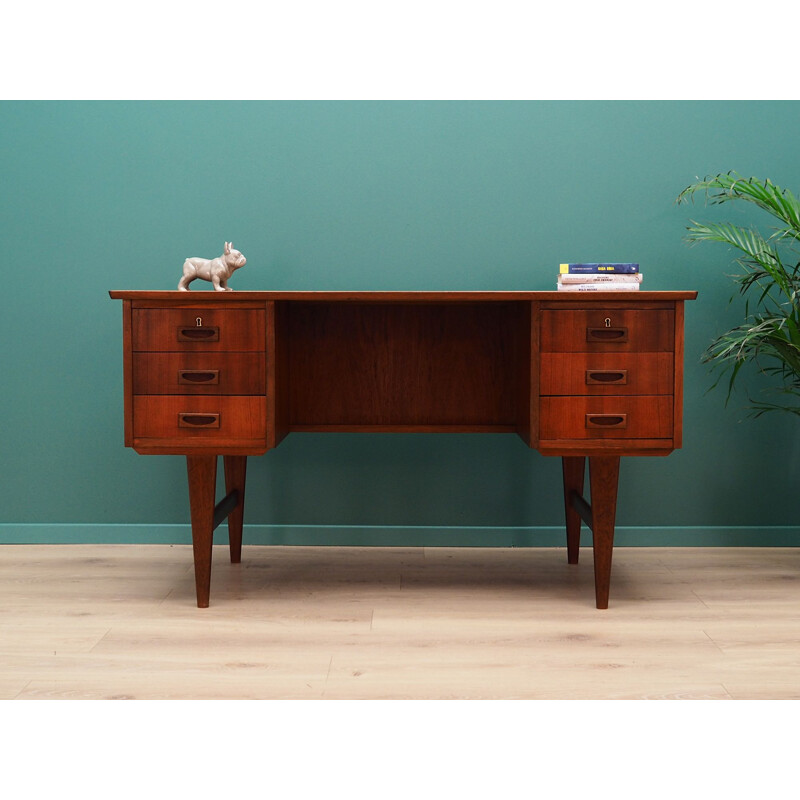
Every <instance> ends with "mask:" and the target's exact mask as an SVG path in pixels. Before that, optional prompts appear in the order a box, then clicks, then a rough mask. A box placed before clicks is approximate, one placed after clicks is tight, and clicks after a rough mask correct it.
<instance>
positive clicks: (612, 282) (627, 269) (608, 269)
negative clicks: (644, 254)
mask: <svg viewBox="0 0 800 800" xmlns="http://www.w3.org/2000/svg"><path fill="white" fill-rule="evenodd" d="M558 273H559V274H558V291H559V292H632V291H636V290H637V289H638V288H639V285H640V284H641V282H642V273H641V272H639V265H638V264H561V265H560V266H559V271H558Z"/></svg>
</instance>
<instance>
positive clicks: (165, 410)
mask: <svg viewBox="0 0 800 800" xmlns="http://www.w3.org/2000/svg"><path fill="white" fill-rule="evenodd" d="M266 431H267V402H266V398H264V397H205V396H198V395H194V396H190V397H187V396H183V395H177V396H175V395H158V396H150V395H136V396H134V398H133V435H134V438H136V439H189V438H191V439H196V438H197V437H201V438H203V439H212V440H213V439H242V440H248V441H252V440H254V439H257V440H263V439H264V438H265V437H266Z"/></svg>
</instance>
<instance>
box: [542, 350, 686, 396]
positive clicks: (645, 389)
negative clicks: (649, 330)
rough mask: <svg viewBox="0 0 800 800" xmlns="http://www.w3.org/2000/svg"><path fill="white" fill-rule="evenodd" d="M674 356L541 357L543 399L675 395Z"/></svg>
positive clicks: (557, 354) (635, 354)
mask: <svg viewBox="0 0 800 800" xmlns="http://www.w3.org/2000/svg"><path fill="white" fill-rule="evenodd" d="M673 368H674V367H673V355H672V353H624V352H623V353H542V354H541V362H540V370H541V372H540V384H539V392H540V394H543V395H594V394H597V395H600V394H617V395H621V394H672V392H673V385H674V377H673Z"/></svg>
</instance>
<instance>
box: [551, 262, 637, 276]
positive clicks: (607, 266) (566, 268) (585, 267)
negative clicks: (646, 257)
mask: <svg viewBox="0 0 800 800" xmlns="http://www.w3.org/2000/svg"><path fill="white" fill-rule="evenodd" d="M558 271H559V273H560V274H561V275H579V274H581V273H589V274H592V273H603V272H606V273H607V272H611V273H615V272H616V273H623V274H634V273H636V272H638V271H639V265H638V264H613V263H603V264H600V263H598V264H595V263H590V264H589V263H587V264H560V265H559V269H558Z"/></svg>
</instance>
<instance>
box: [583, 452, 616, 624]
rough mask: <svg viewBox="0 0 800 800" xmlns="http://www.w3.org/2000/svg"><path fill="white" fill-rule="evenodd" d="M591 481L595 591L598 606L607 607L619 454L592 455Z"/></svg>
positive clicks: (590, 463) (590, 466) (590, 458)
mask: <svg viewBox="0 0 800 800" xmlns="http://www.w3.org/2000/svg"><path fill="white" fill-rule="evenodd" d="M589 482H590V485H591V492H592V536H593V540H592V541H593V550H594V592H595V598H596V600H597V607H598V608H608V590H609V586H610V585H611V554H612V551H613V549H614V522H615V520H616V516H617V487H618V485H619V456H590V457H589Z"/></svg>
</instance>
